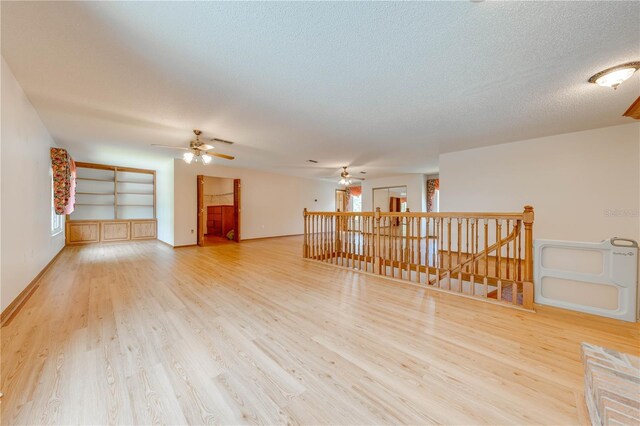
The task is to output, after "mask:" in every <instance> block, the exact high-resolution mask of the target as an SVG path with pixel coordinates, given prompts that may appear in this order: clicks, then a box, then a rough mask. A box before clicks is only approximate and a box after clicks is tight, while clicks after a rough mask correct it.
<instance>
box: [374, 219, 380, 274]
mask: <svg viewBox="0 0 640 426" xmlns="http://www.w3.org/2000/svg"><path fill="white" fill-rule="evenodd" d="M372 225H373V231H374V235H373V257H374V259H373V262H374V264H373V272H374V273H376V274H378V275H380V271H381V267H380V207H376V211H375V213H374V217H373V224H372Z"/></svg>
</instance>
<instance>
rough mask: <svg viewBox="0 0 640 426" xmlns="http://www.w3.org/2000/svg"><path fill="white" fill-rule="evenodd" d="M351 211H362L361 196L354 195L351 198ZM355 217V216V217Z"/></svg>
mask: <svg viewBox="0 0 640 426" xmlns="http://www.w3.org/2000/svg"><path fill="white" fill-rule="evenodd" d="M351 204H352V207H351V210H352V211H354V212H361V211H362V195H355V196H352V197H351ZM356 217H357V216H356Z"/></svg>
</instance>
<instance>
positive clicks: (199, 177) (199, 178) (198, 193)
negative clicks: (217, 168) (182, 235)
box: [196, 175, 204, 247]
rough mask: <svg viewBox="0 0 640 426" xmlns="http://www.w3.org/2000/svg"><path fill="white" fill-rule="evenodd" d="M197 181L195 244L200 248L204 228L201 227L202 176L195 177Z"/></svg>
mask: <svg viewBox="0 0 640 426" xmlns="http://www.w3.org/2000/svg"><path fill="white" fill-rule="evenodd" d="M197 179H198V191H197V196H198V206H197V209H198V210H197V211H198V225H197V231H198V237H197V238H198V239H197V242H196V244H198V245H199V246H200V247H203V246H204V226H202V220H203V218H204V175H198V176H197Z"/></svg>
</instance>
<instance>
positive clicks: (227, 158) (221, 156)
mask: <svg viewBox="0 0 640 426" xmlns="http://www.w3.org/2000/svg"><path fill="white" fill-rule="evenodd" d="M207 154H209V155H213V156H214V157H220V158H224V159H225V160H235V158H236V157H233V156H231V155H226V154H219V153H217V152H207Z"/></svg>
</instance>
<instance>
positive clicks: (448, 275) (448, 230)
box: [447, 218, 452, 290]
mask: <svg viewBox="0 0 640 426" xmlns="http://www.w3.org/2000/svg"><path fill="white" fill-rule="evenodd" d="M451 265H452V262H451V218H447V289H448V290H451Z"/></svg>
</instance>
